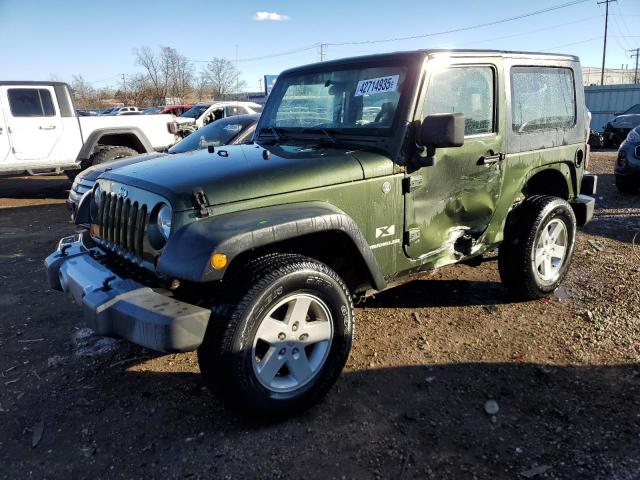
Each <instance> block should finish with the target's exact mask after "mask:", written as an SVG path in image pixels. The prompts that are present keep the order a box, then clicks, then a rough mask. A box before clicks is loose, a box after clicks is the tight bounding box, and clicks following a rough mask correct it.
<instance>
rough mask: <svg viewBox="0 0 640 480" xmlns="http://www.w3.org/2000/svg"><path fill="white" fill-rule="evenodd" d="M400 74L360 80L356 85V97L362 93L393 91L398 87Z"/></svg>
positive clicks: (371, 93) (372, 93) (373, 93)
mask: <svg viewBox="0 0 640 480" xmlns="http://www.w3.org/2000/svg"><path fill="white" fill-rule="evenodd" d="M399 78H400V75H389V76H388V77H378V78H371V79H369V80H360V81H359V82H358V85H357V86H356V93H355V96H356V97H361V96H362V95H375V94H376V93H386V92H395V91H396V90H397V88H398V80H399Z"/></svg>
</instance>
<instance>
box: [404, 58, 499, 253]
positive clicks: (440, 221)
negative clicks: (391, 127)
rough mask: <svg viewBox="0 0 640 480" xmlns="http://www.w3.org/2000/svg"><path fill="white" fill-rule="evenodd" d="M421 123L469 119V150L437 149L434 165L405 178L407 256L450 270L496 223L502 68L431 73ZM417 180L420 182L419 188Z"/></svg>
mask: <svg viewBox="0 0 640 480" xmlns="http://www.w3.org/2000/svg"><path fill="white" fill-rule="evenodd" d="M426 75H427V78H428V81H427V82H425V84H426V91H425V92H424V93H423V96H422V101H421V106H420V107H419V109H418V110H419V111H418V112H417V117H418V118H423V117H425V116H426V115H432V114H438V113H458V112H459V113H464V116H465V138H464V145H463V146H462V147H457V148H442V149H438V152H437V160H436V162H435V163H434V164H433V165H431V166H425V167H422V168H419V169H418V170H417V171H415V172H412V173H411V174H408V179H407V180H406V182H405V183H406V184H407V185H408V186H409V188H406V190H405V191H406V204H405V205H406V206H405V208H406V212H405V215H406V232H407V234H406V235H405V251H406V254H407V255H408V256H409V257H412V258H420V259H425V260H426V259H427V258H429V259H432V257H433V260H435V259H436V258H440V257H441V258H442V263H450V261H455V260H457V259H460V258H461V257H466V256H469V255H471V254H472V253H473V252H474V244H475V240H476V239H477V238H478V237H479V236H480V235H481V234H482V232H484V230H485V229H486V228H487V226H488V225H489V223H490V222H491V219H492V218H493V215H494V212H495V207H496V202H497V201H498V198H499V196H500V190H501V186H502V179H503V175H504V162H503V160H504V158H505V155H504V152H505V149H504V148H505V147H504V136H503V134H502V128H501V125H502V122H500V121H499V117H498V110H497V108H496V105H497V99H498V98H500V96H503V95H504V92H503V91H502V89H501V88H500V87H499V86H498V85H500V83H501V82H499V79H500V78H499V75H502V73H501V63H500V61H499V60H498V59H496V61H495V62H492V63H487V64H471V63H469V64H465V63H455V64H448V65H446V66H444V67H443V66H442V65H441V64H438V65H437V67H435V68H430V66H429V62H428V63H427V64H426ZM417 179H419V181H417Z"/></svg>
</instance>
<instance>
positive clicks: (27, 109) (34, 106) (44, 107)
mask: <svg viewBox="0 0 640 480" xmlns="http://www.w3.org/2000/svg"><path fill="white" fill-rule="evenodd" d="M7 95H8V97H9V105H10V107H11V115H13V116H14V117H53V116H54V115H55V114H56V112H55V109H54V108H53V101H52V100H51V93H49V90H46V89H43V88H10V89H9V90H8V92H7Z"/></svg>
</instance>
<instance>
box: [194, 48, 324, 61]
mask: <svg viewBox="0 0 640 480" xmlns="http://www.w3.org/2000/svg"><path fill="white" fill-rule="evenodd" d="M319 46H320V43H314V44H313V45H309V46H307V47H302V48H296V49H294V50H287V51H286V52H280V53H272V54H269V55H263V56H260V57H250V58H238V59H237V60H236V62H253V61H256V60H265V59H268V58H275V57H283V56H285V55H293V54H294V53H299V52H306V51H307V50H314V49H316V48H318V47H319ZM189 61H190V62H194V63H209V62H210V61H211V60H189Z"/></svg>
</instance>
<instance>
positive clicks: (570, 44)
mask: <svg viewBox="0 0 640 480" xmlns="http://www.w3.org/2000/svg"><path fill="white" fill-rule="evenodd" d="M601 38H602V35H598V36H597V37H592V38H587V39H585V40H580V41H579V42H571V43H565V44H563V45H556V46H555V47H545V48H543V49H542V50H543V51H544V50H557V49H559V48H563V47H570V46H572V45H580V44H581V43H588V42H593V41H595V40H600V39H601Z"/></svg>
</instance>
